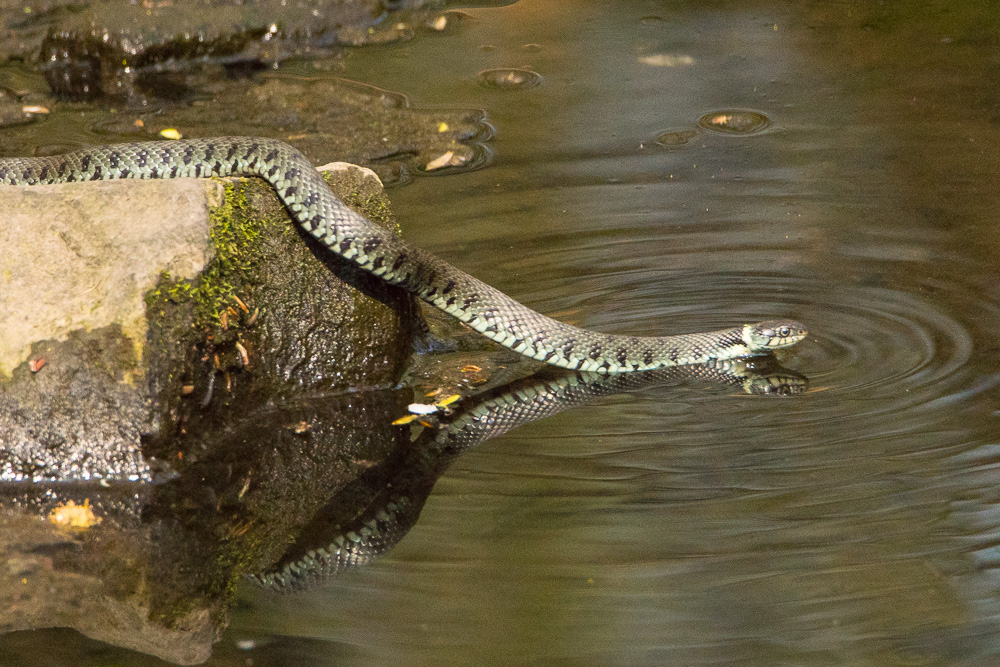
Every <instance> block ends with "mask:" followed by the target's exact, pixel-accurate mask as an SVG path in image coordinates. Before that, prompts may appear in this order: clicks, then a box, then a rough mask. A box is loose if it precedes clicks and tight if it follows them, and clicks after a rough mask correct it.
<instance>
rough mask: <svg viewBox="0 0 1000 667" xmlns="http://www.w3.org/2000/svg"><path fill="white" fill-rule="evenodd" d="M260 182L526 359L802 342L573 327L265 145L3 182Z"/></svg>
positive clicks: (782, 328) (122, 155) (346, 250)
mask: <svg viewBox="0 0 1000 667" xmlns="http://www.w3.org/2000/svg"><path fill="white" fill-rule="evenodd" d="M210 176H259V177H261V178H263V179H264V180H266V181H267V182H268V183H270V184H271V186H272V187H273V188H274V190H275V192H276V193H277V195H278V197H279V198H280V199H281V201H282V203H283V204H284V205H285V207H286V208H287V209H288V212H289V214H290V215H291V217H292V219H293V220H294V221H295V222H296V223H297V224H298V225H299V226H300V227H301V228H302V229H303V230H305V231H306V232H307V233H308V234H310V235H312V236H313V237H315V238H316V239H318V240H319V241H320V242H321V243H322V244H324V245H325V246H327V247H328V248H329V249H330V250H332V251H333V252H335V253H337V254H338V255H340V256H341V257H343V258H345V259H347V260H350V261H351V262H353V263H354V264H356V265H357V266H359V267H360V268H362V269H364V270H365V271H368V272H370V273H372V274H374V275H376V276H378V277H380V278H382V279H383V280H385V281H387V282H389V283H391V284H393V285H398V286H400V287H402V288H404V289H406V290H408V291H409V292H411V293H412V294H414V295H416V296H417V297H419V298H421V299H423V300H424V301H426V302H428V303H430V304H432V305H434V306H436V307H437V308H440V309H441V310H443V311H445V312H446V313H448V314H449V315H452V316H453V317H456V318H457V319H459V320H461V321H462V322H464V323H466V324H467V325H469V326H470V327H472V328H473V329H475V330H476V331H478V332H479V333H481V334H482V335H484V336H486V337H488V338H490V339H492V340H494V341H496V342H498V343H500V344H501V345H504V346H505V347H508V348H510V349H512V350H514V351H515V352H518V353H519V354H522V355H524V356H526V357H531V358H532V359H538V360H539V361H544V362H547V363H549V364H553V365H555V366H561V367H564V368H571V369H576V370H582V371H592V372H598V373H620V372H626V371H639V370H650V369H654V368H663V367H668V366H679V365H685V364H697V363H704V362H707V361H712V360H715V359H732V358H736V357H743V356H747V355H751V354H755V353H759V352H765V351H769V350H774V349H777V348H782V347H788V346H790V345H793V344H795V343H797V342H799V341H800V340H802V339H803V338H804V337H805V336H806V330H805V327H803V326H802V325H801V324H799V323H797V322H793V321H784V320H771V321H766V322H759V323H756V324H747V325H743V326H738V327H734V328H730V329H723V330H720V331H712V332H707V333H692V334H682V335H675V336H662V337H636V336H620V335H611V334H604V333H598V332H594V331H588V330H586V329H580V328H578V327H574V326H571V325H568V324H564V323H562V322H559V321H557V320H554V319H552V318H549V317H546V316H545V315H542V314H540V313H537V312H535V311H534V310H531V309H530V308H528V307H527V306H524V305H522V304H520V303H518V302H517V301H515V300H514V299H512V298H511V297H509V296H507V295H506V294H504V293H503V292H500V291H499V290H497V289H495V288H493V287H490V286H489V285H487V284H486V283H484V282H482V281H480V280H478V279H476V278H474V277H472V276H470V275H468V274H467V273H465V272H464V271H461V270H460V269H458V268H456V267H454V266H452V265H451V264H448V263H447V262H445V261H444V260H441V259H439V258H437V257H435V256H434V255H432V254H430V253H428V252H426V251H424V250H421V249H419V248H417V247H415V246H413V245H411V244H410V243H408V242H407V241H405V240H403V239H401V238H399V237H398V236H396V235H394V234H392V233H391V232H389V231H387V230H385V229H382V228H381V227H379V226H377V225H375V224H373V223H372V222H371V221H369V220H368V219H367V218H365V217H364V216H362V215H359V214H358V213H355V212H354V211H352V210H351V209H350V208H348V207H347V206H346V205H345V204H343V203H342V202H341V201H340V200H339V199H337V197H335V196H334V194H333V193H332V192H331V190H330V189H329V187H327V184H326V182H325V181H324V180H323V177H322V175H321V174H320V173H319V172H318V171H317V170H316V169H315V168H314V167H313V165H312V163H310V162H309V160H308V159H307V158H306V157H305V156H304V155H302V153H300V152H299V151H298V150H296V149H295V148H292V147H291V146H289V145H288V144H285V143H283V142H280V141H277V140H274V139H266V138H251V137H218V138H210V139H187V140H181V141H157V142H144V143H130V144H118V145H112V146H97V147H92V148H86V149H83V150H79V151H74V152H71V153H66V154H63V155H55V156H46V157H34V158H0V183H3V184H6V185H37V184H54V183H67V182H79V181H101V180H113V179H126V178H140V179H154V178H206V177H210Z"/></svg>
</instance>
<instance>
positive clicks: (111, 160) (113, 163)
mask: <svg viewBox="0 0 1000 667" xmlns="http://www.w3.org/2000/svg"><path fill="white" fill-rule="evenodd" d="M120 159H121V154H119V153H118V152H115V151H113V152H112V153H111V154H110V155H108V166H109V167H111V168H112V169H117V168H118V162H119V160H120Z"/></svg>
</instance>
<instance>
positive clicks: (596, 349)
mask: <svg viewBox="0 0 1000 667" xmlns="http://www.w3.org/2000/svg"><path fill="white" fill-rule="evenodd" d="M603 351H604V350H603V348H602V347H601V344H600V343H595V344H594V345H591V346H590V352H589V353H588V354H589V356H590V358H591V359H593V360H594V361H597V360H598V359H599V358H600V357H601V352H603Z"/></svg>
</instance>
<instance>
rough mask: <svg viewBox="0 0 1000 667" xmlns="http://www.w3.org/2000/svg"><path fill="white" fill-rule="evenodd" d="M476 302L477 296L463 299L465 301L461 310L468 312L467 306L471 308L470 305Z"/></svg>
mask: <svg viewBox="0 0 1000 667" xmlns="http://www.w3.org/2000/svg"><path fill="white" fill-rule="evenodd" d="M477 301H479V295H478V294H470V295H469V296H467V297H465V301H464V302H463V306H462V308H463V309H464V310H468V309H469V306H471V305H472V304H474V303H475V302H477Z"/></svg>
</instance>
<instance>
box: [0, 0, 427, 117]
mask: <svg viewBox="0 0 1000 667" xmlns="http://www.w3.org/2000/svg"><path fill="white" fill-rule="evenodd" d="M425 4H426V5H429V6H431V7H433V6H434V5H436V4H440V3H435V2H427V3H425V2H423V1H422V0H403V1H401V2H391V3H389V2H383V1H382V0H352V1H349V2H341V1H337V0H316V1H314V2H308V3H286V2H282V1H281V0H252V1H251V2H227V1H224V2H213V3H211V4H208V3H204V2H198V1H197V0H176V1H174V2H161V3H127V2H126V3H122V2H115V1H113V0H103V1H102V0H92V1H91V2H87V3H84V4H83V5H81V4H78V3H70V2H64V1H61V0H55V1H54V2H40V1H35V2H10V1H7V0H4V1H3V2H0V26H2V27H0V61H2V60H7V59H10V58H19V59H28V60H32V61H38V62H40V63H41V65H42V67H43V69H44V71H45V73H46V78H47V79H48V81H49V84H50V86H51V88H52V90H53V92H55V93H57V94H58V95H60V96H63V97H67V98H69V99H74V100H84V99H92V98H94V97H98V96H102V95H113V96H119V97H126V98H128V97H132V96H134V95H136V94H141V90H142V88H143V83H142V77H143V76H145V75H147V74H149V73H153V72H159V71H163V70H176V69H184V68H185V67H188V66H190V65H191V64H193V63H196V62H204V61H212V62H217V63H222V64H225V65H229V66H235V67H237V68H242V67H245V66H247V65H249V66H250V67H251V69H252V68H253V67H254V66H255V65H253V64H258V65H266V64H269V63H275V62H279V61H281V60H284V59H286V58H289V57H293V56H316V55H323V54H330V53H333V52H335V51H336V50H337V49H339V48H342V47H343V46H345V45H349V46H360V45H364V44H372V43H384V42H389V41H397V40H400V39H408V38H410V37H411V36H412V34H413V29H412V27H410V24H411V22H417V23H422V22H424V21H426V20H427V16H429V15H430V10H429V9H427V10H421V8H422V7H423V6H424V5H425ZM414 12H416V13H414Z"/></svg>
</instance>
